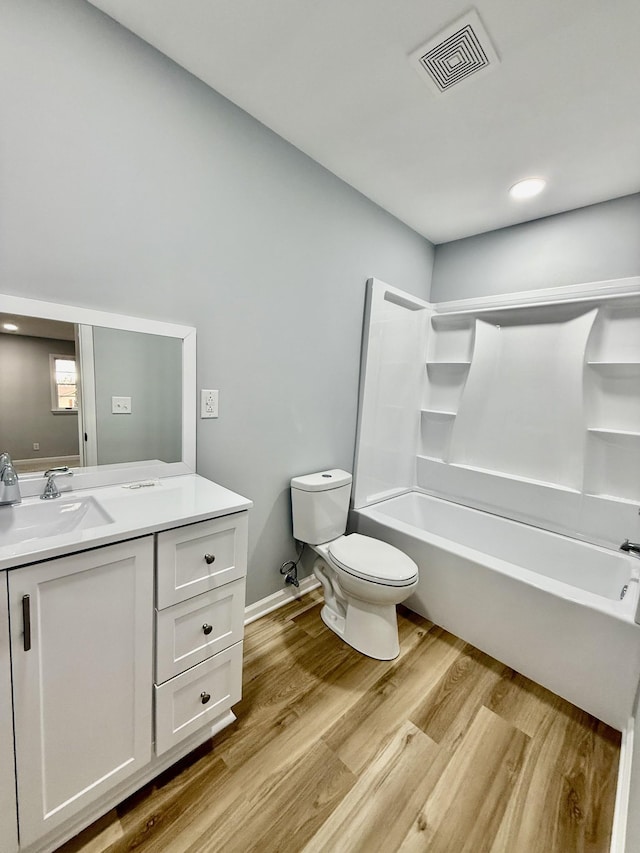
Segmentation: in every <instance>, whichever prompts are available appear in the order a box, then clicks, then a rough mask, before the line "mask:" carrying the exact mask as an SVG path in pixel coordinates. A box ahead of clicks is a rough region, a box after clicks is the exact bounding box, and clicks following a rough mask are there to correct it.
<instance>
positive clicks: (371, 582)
mask: <svg viewBox="0 0 640 853" xmlns="http://www.w3.org/2000/svg"><path fill="white" fill-rule="evenodd" d="M350 493H351V475H350V474H348V473H347V472H346V471H341V470H339V469H334V470H331V471H322V472H320V473H319V474H310V475H306V476H304V477H294V478H293V480H292V481H291V499H292V509H293V528H294V536H295V538H296V539H298V541H301V542H305V543H306V544H308V545H310V546H311V548H312V549H313V550H314V551H315V553H316V555H317V556H316V559H315V562H314V566H313V571H314V574H315V576H316V577H317V578H318V580H319V581H320V583H321V584H322V588H323V591H324V606H323V608H322V611H321V617H322V620H323V622H324V623H325V625H327V627H328V628H330V629H331V630H332V631H334V632H335V633H336V634H337V635H338V636H340V637H341V638H342V639H343V640H344V641H345V642H346V643H348V644H349V645H350V646H352V647H353V648H354V649H357V650H358V651H359V652H362V653H363V654H365V655H368V656H369V657H372V658H376V659H377V660H392V659H393V658H395V657H397V656H398V654H399V652H400V646H399V642H398V623H397V616H396V605H397V604H399V603H400V602H402V601H404V600H405V599H406V598H407V597H408V596H409V595H411V593H412V592H413V590H414V589H415V587H416V585H417V583H418V567H417V566H416V564H415V563H414V562H413V560H411V559H410V558H409V557H408V556H407V555H406V554H404V553H403V552H402V551H400V550H398V549H397V548H394V547H393V546H392V545H389V544H388V543H386V542H382V541H380V540H379V539H373V538H372V537H369V536H362V535H360V534H358V533H352V534H350V535H345V530H346V525H347V515H348V511H349V496H350Z"/></svg>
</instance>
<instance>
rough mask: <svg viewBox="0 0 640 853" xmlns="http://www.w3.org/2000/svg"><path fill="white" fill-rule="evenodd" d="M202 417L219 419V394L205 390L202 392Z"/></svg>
mask: <svg viewBox="0 0 640 853" xmlns="http://www.w3.org/2000/svg"><path fill="white" fill-rule="evenodd" d="M200 417H201V418H217V417H218V392H217V391H208V390H205V389H204V388H203V389H202V390H201V391H200Z"/></svg>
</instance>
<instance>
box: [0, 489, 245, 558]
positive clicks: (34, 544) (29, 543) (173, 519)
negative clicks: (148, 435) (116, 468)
mask: <svg viewBox="0 0 640 853" xmlns="http://www.w3.org/2000/svg"><path fill="white" fill-rule="evenodd" d="M153 482H154V485H153V486H146V487H143V488H133V489H132V488H127V486H128V485H131V484H122V485H116V486H103V487H99V488H93V489H79V490H77V491H65V492H64V493H63V494H62V495H61V497H60V498H56V501H57V500H60V501H67V502H69V501H72V500H73V498H74V497H77V498H78V499H81V498H85V497H93V498H95V500H96V501H97V502H98V503H99V505H100V507H101V508H102V509H103V510H104V511H105V512H106V513H108V515H109V516H111V518H112V519H113V522H112V523H109V524H102V525H100V526H97V527H90V528H85V529H81V530H73V531H71V532H69V533H64V534H60V535H56V536H49V537H47V538H32V539H27V540H25V541H21V542H18V543H12V544H9V545H7V544H3V542H2V525H1V521H2V516H3V514H4V513H10V512H12V511H13V509H14V508H13V507H10V506H0V570H2V569H10V568H14V567H16V566H22V565H26V564H28V563H34V562H39V561H40V560H47V559H50V558H51V557H60V556H63V555H65V554H72V553H74V552H76V551H84V550H86V549H88V548H96V547H98V546H99V545H109V544H111V543H113V542H120V541H122V540H124V539H132V538H134V537H137V536H144V535H146V534H148V533H155V532H156V531H158V530H168V529H170V528H172V527H180V526H181V525H183V524H191V523H193V522H196V521H204V520H205V519H208V518H215V517H217V516H221V515H228V514H229V513H232V512H242V511H243V510H248V509H250V508H251V507H252V506H253V503H252V502H251V501H250V500H248V499H247V498H244V497H242V495H238V494H236V493H235V492H232V491H229V489H225V488H224V487H223V486H219V485H217V484H216V483H213V482H211V481H210V480H205V479H204V477H200V476H198V475H197V474H186V475H181V476H177V477H163V478H160V479H157V480H154V481H153ZM39 501H40V498H39V497H32V498H25V499H24V500H23V504H22V505H23V506H24V505H29V504H37V503H38V502H39Z"/></svg>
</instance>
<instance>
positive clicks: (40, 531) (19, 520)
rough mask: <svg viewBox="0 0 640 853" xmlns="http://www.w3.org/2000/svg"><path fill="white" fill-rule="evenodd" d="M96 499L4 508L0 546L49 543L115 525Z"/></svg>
mask: <svg viewBox="0 0 640 853" xmlns="http://www.w3.org/2000/svg"><path fill="white" fill-rule="evenodd" d="M112 523H113V519H112V518H111V516H110V515H109V513H108V512H105V511H104V509H102V507H101V506H100V504H99V503H98V501H97V500H96V499H95V498H91V497H85V498H73V499H72V498H70V497H69V498H57V499H56V500H53V501H41V500H37V501H34V502H33V503H23V504H17V505H16V506H6V507H0V546H2V545H15V544H17V543H20V542H29V541H31V540H34V539H47V538H49V537H50V536H60V535H61V534H63V533H73V531H75V530H86V529H88V528H90V527H100V526H101V525H103V524H112Z"/></svg>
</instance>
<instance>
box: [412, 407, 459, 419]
mask: <svg viewBox="0 0 640 853" xmlns="http://www.w3.org/2000/svg"><path fill="white" fill-rule="evenodd" d="M421 412H422V414H423V415H426V416H427V417H428V418H455V416H456V414H457V412H451V411H448V410H446V409H421Z"/></svg>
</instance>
